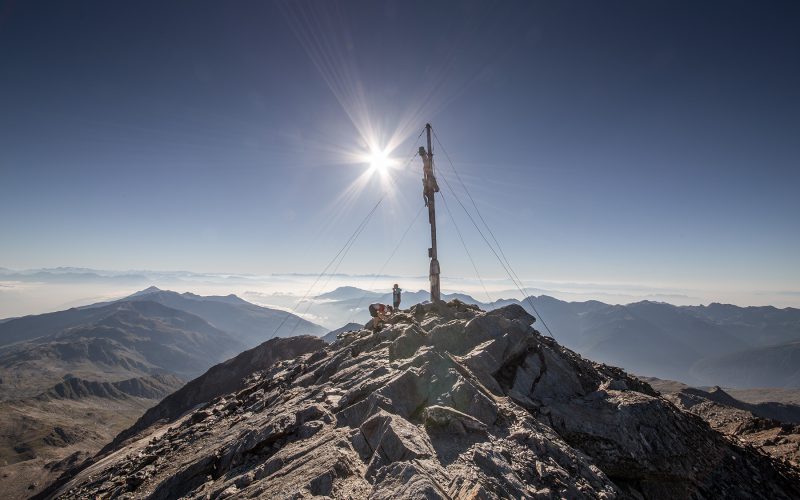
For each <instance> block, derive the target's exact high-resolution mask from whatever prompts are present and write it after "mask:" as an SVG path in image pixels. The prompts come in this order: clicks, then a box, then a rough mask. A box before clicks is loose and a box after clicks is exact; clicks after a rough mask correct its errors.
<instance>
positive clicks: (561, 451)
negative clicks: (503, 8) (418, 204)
mask: <svg viewBox="0 0 800 500" xmlns="http://www.w3.org/2000/svg"><path fill="white" fill-rule="evenodd" d="M533 321H534V318H533V317H532V316H530V315H529V314H527V313H526V312H525V311H524V310H523V309H522V308H521V307H519V306H516V305H512V306H508V307H505V308H502V309H498V310H495V311H492V312H489V313H485V312H483V311H480V310H479V309H477V308H476V307H474V306H470V305H466V304H463V303H461V302H458V301H453V302H450V303H447V304H445V303H442V302H440V303H435V304H424V305H417V306H414V307H413V308H411V309H410V310H406V311H402V312H399V313H397V314H395V315H394V316H393V317H391V318H390V319H389V321H388V324H387V325H386V326H384V328H383V329H382V330H381V331H379V332H377V333H373V332H372V331H371V330H367V329H364V330H357V331H352V332H347V333H344V334H341V335H340V336H339V338H338V339H337V340H336V341H335V342H333V343H332V344H330V345H328V346H326V347H323V348H320V349H319V350H315V351H314V352H309V353H306V354H302V355H300V356H298V357H296V358H293V359H290V360H284V361H279V362H278V363H276V364H274V365H272V366H271V367H270V368H268V369H266V370H262V371H259V372H256V373H254V374H252V375H250V376H249V378H248V379H247V380H246V381H245V382H243V383H241V384H240V387H241V388H240V389H239V390H237V391H236V392H233V393H227V394H224V395H221V396H218V397H216V398H214V399H213V400H211V401H210V402H208V403H206V404H204V405H202V406H200V407H199V408H196V409H194V410H192V411H189V412H187V413H185V414H183V415H182V416H180V417H177V418H175V419H173V420H171V421H168V422H166V423H164V422H156V423H154V424H152V425H151V426H150V427H149V428H148V429H146V432H143V433H140V434H138V435H137V436H138V437H137V436H133V437H132V438H131V439H128V440H127V441H125V442H123V443H119V444H118V445H116V446H111V447H109V448H107V449H106V450H105V451H104V454H102V455H99V456H97V457H95V459H94V460H93V461H92V463H91V464H89V465H88V466H85V467H83V469H82V470H77V471H72V477H71V478H70V477H65V480H64V481H62V483H61V484H60V486H59V487H58V488H57V489H52V490H51V494H52V496H54V497H58V498H94V497H98V498H111V497H114V498H153V499H167V498H178V497H187V498H211V499H218V498H219V499H221V498H275V499H281V498H293V499H294V498H314V497H316V498H320V497H333V498H375V499H379V498H425V499H438V498H442V499H446V498H453V499H491V498H723V497H724V498H798V497H800V486H799V485H800V476H798V472H797V470H796V469H793V468H792V467H788V466H786V465H785V464H782V463H780V462H778V461H776V460H774V459H772V458H770V457H768V456H766V455H764V454H762V453H759V452H758V451H756V450H754V449H751V448H747V447H742V446H740V445H737V444H736V443H734V442H732V441H730V440H728V439H727V438H725V437H724V436H723V435H722V434H720V433H718V432H716V431H714V430H712V429H711V428H710V427H709V426H708V425H707V424H706V423H705V422H704V421H702V420H701V419H700V418H699V417H697V416H695V415H692V414H690V413H687V412H684V411H682V410H680V409H679V408H677V407H676V406H675V405H673V404H672V403H671V402H669V401H668V400H666V399H663V398H661V397H659V396H658V394H657V393H656V392H655V391H654V390H653V389H652V388H651V387H650V386H649V385H647V384H646V383H644V382H642V381H640V380H639V379H636V378H633V377H630V376H628V375H627V374H626V373H625V372H623V371H622V370H620V369H618V368H614V367H610V366H605V365H600V364H596V363H593V362H591V361H589V360H585V359H583V358H581V357H580V356H578V355H577V354H575V353H574V352H572V351H570V350H568V349H565V348H563V347H561V346H560V345H558V344H557V343H556V342H555V341H554V340H552V339H550V338H546V337H543V336H541V335H539V333H538V332H537V331H536V330H534V329H533V328H532V326H531V325H532V324H533ZM287 340H291V339H287Z"/></svg>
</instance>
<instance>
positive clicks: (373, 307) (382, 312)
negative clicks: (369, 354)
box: [369, 304, 394, 332]
mask: <svg viewBox="0 0 800 500" xmlns="http://www.w3.org/2000/svg"><path fill="white" fill-rule="evenodd" d="M392 312H394V311H393V309H392V306H387V305H385V304H370V305H369V315H370V316H372V330H373V331H375V332H377V331H378V330H379V329H380V327H381V321H384V320H385V319H386V317H387V316H388V315H390V314H392Z"/></svg>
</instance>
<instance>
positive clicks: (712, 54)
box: [0, 2, 800, 315]
mask: <svg viewBox="0 0 800 500" xmlns="http://www.w3.org/2000/svg"><path fill="white" fill-rule="evenodd" d="M572 7H573V6H571V5H569V4H563V3H558V4H551V5H547V4H538V3H532V2H520V3H515V2H502V3H492V2H459V3H457V4H446V3H439V2H437V3H435V4H432V5H431V4H428V3H426V2H419V3H416V4H414V3H407V2H347V3H341V4H339V3H330V2H312V3H295V2H287V3H280V2H278V3H261V4H256V5H248V6H244V5H223V4H220V3H204V2H198V3H196V4H194V5H193V8H192V9H185V8H183V6H180V4H175V3H169V2H153V3H149V4H148V3H147V2H144V3H142V2H137V3H135V4H133V3H131V4H127V5H126V4H122V5H120V4H108V3H106V2H70V3H55V4H52V3H47V2H6V3H5V6H4V7H3V9H2V15H0V60H2V68H0V71H1V72H2V78H0V107H1V108H2V109H3V112H2V113H0V175H2V182H0V232H1V234H3V235H4V237H3V244H2V245H1V246H0V266H3V267H6V268H10V269H14V270H26V269H35V268H43V267H46V268H49V267H59V266H74V267H86V268H92V269H101V270H113V271H117V272H125V271H129V270H137V269H144V270H154V271H190V272H194V273H216V274H219V273H239V274H253V275H259V276H263V275H270V274H275V273H278V274H282V273H301V274H310V275H316V274H317V273H319V272H320V271H322V269H323V268H324V266H325V264H326V263H327V262H328V261H329V260H330V259H331V258H332V257H333V255H334V254H335V253H336V250H337V249H338V248H339V247H340V246H341V245H342V244H344V243H345V241H346V238H347V236H348V235H349V234H351V233H352V232H353V230H354V229H355V228H356V226H357V225H358V223H359V222H360V221H361V219H362V217H363V215H364V214H365V213H366V212H367V211H369V210H370V208H371V207H372V206H373V205H374V204H375V203H376V202H377V200H378V198H379V196H380V194H381V193H382V192H384V191H386V192H388V197H387V201H386V202H385V203H383V204H382V205H381V206H380V207H379V209H378V211H377V212H376V215H375V218H374V219H373V221H372V223H371V224H369V225H368V226H367V227H366V228H365V230H364V232H363V234H362V235H361V237H360V238H359V240H358V241H357V242H356V244H354V245H353V247H352V250H351V251H350V252H349V254H348V255H347V258H346V259H344V260H343V261H342V262H341V266H340V268H339V272H340V273H346V274H353V275H369V274H375V273H379V272H381V273H384V274H391V275H394V276H407V277H413V276H425V274H426V272H427V260H426V254H425V251H426V250H425V249H426V248H427V246H426V242H425V241H426V237H427V236H426V235H427V227H426V225H425V224H424V217H418V220H417V221H416V223H415V224H413V225H412V226H411V229H410V232H409V233H408V235H407V236H406V238H404V240H403V241H402V244H401V246H400V249H399V251H397V252H396V254H395V255H394V257H393V259H392V260H391V262H389V264H388V265H387V266H386V267H385V268H384V269H383V270H381V267H382V266H383V265H384V262H386V259H387V258H388V257H389V256H390V254H391V252H392V250H393V249H394V248H395V245H397V244H398V242H399V241H400V238H401V236H402V234H403V232H404V231H405V229H406V228H407V227H408V226H409V224H411V222H412V221H413V220H414V217H415V214H416V213H417V211H418V209H419V206H420V205H421V204H420V201H421V197H420V195H419V192H418V191H419V180H418V178H419V177H420V170H421V167H420V166H419V163H418V162H419V160H418V159H417V160H416V161H414V162H412V163H410V164H409V163H408V160H409V159H410V158H411V156H412V155H413V153H414V152H415V151H416V147H417V146H419V145H420V141H415V139H416V137H417V135H418V134H419V133H420V132H421V131H422V127H423V125H424V124H425V123H426V122H431V123H432V124H433V125H434V127H435V131H436V132H437V136H438V138H439V139H440V140H441V143H442V145H443V146H444V148H445V149H444V150H442V151H438V150H437V151H438V153H439V155H440V156H437V158H439V162H438V168H439V171H440V172H441V175H443V176H447V177H449V178H450V182H449V184H450V185H451V186H452V188H453V189H455V190H456V191H457V193H458V194H459V196H461V197H462V198H464V194H463V189H462V187H461V184H460V183H459V182H457V178H456V177H455V176H454V175H453V173H451V170H450V163H449V162H448V161H446V158H445V156H444V155H443V154H442V153H443V152H445V151H446V152H447V153H448V155H449V159H452V161H453V164H454V165H455V166H456V168H457V170H458V173H459V174H460V177H461V179H463V181H464V185H466V186H467V188H468V189H469V191H470V193H471V194H472V196H473V197H474V199H475V201H476V202H477V204H478V206H479V207H480V209H481V213H482V214H483V216H484V217H485V219H486V221H487V223H488V224H489V226H490V227H491V228H492V230H493V231H494V233H495V235H496V236H497V239H498V241H499V242H500V243H501V244H502V245H503V250H504V251H505V253H506V254H507V256H508V258H509V260H510V262H511V263H513V264H514V267H515V271H516V272H517V274H518V275H519V276H520V278H521V279H523V280H525V281H526V283H528V282H530V286H532V287H535V288H541V289H544V290H554V291H558V290H561V289H564V288H566V287H564V286H562V285H558V284H561V283H585V284H600V285H601V288H603V290H600V291H598V292H597V293H598V295H597V298H600V299H608V298H609V295H608V294H609V293H612V294H613V293H617V292H616V291H615V290H618V287H620V286H622V287H628V288H630V287H632V288H634V289H637V290H641V291H644V293H642V292H637V293H627V292H624V293H622V295H624V297H620V298H619V300H618V301H619V302H625V301H630V300H635V299H636V298H637V297H644V296H646V295H648V294H653V295H656V296H659V295H660V296H662V297H663V296H669V295H678V296H685V297H686V298H682V297H678V298H676V299H674V300H669V299H666V298H665V299H664V300H669V301H674V302H681V303H684V302H687V303H689V302H690V303H708V302H711V301H720V302H731V303H736V304H741V305H764V304H774V305H778V306H787V305H792V306H797V305H800V288H798V283H800V231H798V225H797V214H798V213H800V197H798V196H797V195H796V186H797V183H798V180H800V178H799V177H798V176H800V174H798V172H799V171H798V169H797V168H796V167H797V158H798V153H800V142H798V141H797V139H796V138H797V137H798V135H800V130H798V122H797V120H796V116H798V113H799V112H800V99H799V98H798V89H799V88H800V58H799V57H797V55H798V45H799V44H800V39H799V37H800V33H799V32H798V30H797V29H796V27H797V25H796V19H797V5H795V4H793V3H783V4H781V3H774V4H772V6H771V7H770V8H762V7H761V6H760V5H757V4H755V3H746V2H734V3H724V2H723V3H715V2H703V3H701V4H697V3H695V2H648V3H647V4H639V3H635V2H608V3H591V4H586V5H581V8H579V9H575V8H572ZM435 146H436V145H435ZM437 147H438V146H437ZM435 149H436V147H435ZM371 150H378V151H381V152H385V153H386V155H387V156H388V160H389V161H390V163H391V165H390V167H391V168H389V169H387V171H388V173H387V174H386V175H377V174H375V175H373V174H370V173H368V172H367V171H368V170H369V168H370V161H369V158H366V157H367V156H369V155H370V151H371ZM440 184H442V188H443V193H442V194H443V196H444V197H445V201H447V199H448V198H449V199H450V202H449V212H450V213H448V211H446V210H443V209H442V208H443V207H441V205H440V233H441V236H440V238H439V239H440V250H439V253H440V255H441V256H442V261H443V264H442V267H443V273H444V275H445V276H447V278H448V279H452V280H454V281H450V282H447V281H445V284H444V285H445V286H446V287H450V288H460V287H459V286H455V283H457V282H458V281H457V280H475V279H476V273H475V271H474V269H473V267H472V265H471V264H470V261H469V258H468V257H467V255H466V253H465V251H464V250H463V248H462V246H461V244H460V242H459V239H458V235H457V234H456V230H455V228H456V225H458V227H459V228H460V230H461V232H462V233H463V237H464V239H465V241H466V243H467V245H468V247H469V248H470V251H471V253H472V258H473V259H474V261H475V262H476V264H477V265H476V267H477V269H478V272H479V273H480V275H481V276H482V277H483V278H486V279H489V280H502V279H505V278H506V275H505V273H504V271H503V269H502V267H501V266H500V265H499V264H498V263H497V261H496V260H495V258H494V256H493V255H492V254H491V253H490V251H489V250H488V248H487V247H486V245H485V244H484V242H483V241H482V240H481V238H480V236H479V235H478V234H477V233H476V231H474V229H473V228H472V227H471V223H470V221H469V219H468V218H467V217H466V216H465V214H464V212H463V211H462V210H461V208H460V207H459V206H458V205H457V203H456V202H455V201H454V200H453V197H452V195H451V194H450V191H451V190H450V188H448V187H447V185H445V184H444V183H443V182H441V180H440ZM464 199H465V200H466V198H464ZM440 203H441V202H440ZM468 205H469V203H468ZM4 285H5V286H4V287H3V293H4V294H5V293H7V292H6V289H7V287H8V286H13V284H10V285H6V284H4ZM271 285H272V284H270V286H271ZM382 285H383V283H382ZM498 286H499V288H500V289H504V288H505V289H513V288H514V287H513V286H511V285H510V283H509V285H508V286H502V285H498ZM495 289H497V288H495ZM583 292H584V293H582V295H581V297H586V296H591V293H592V292H591V289H589V290H583ZM74 298H77V296H75V297H74ZM14 300H17V299H15V298H13V296H12V298H11V299H4V300H3V302H4V303H5V304H8V303H13V302H14ZM610 300H614V299H613V298H611V299H610ZM5 304H4V307H3V309H4V311H3V314H5V315H16V314H24V313H28V312H31V309H28V308H25V307H21V308H19V309H14V307H12V306H7V305H5ZM42 307H43V308H44V309H47V308H50V307H53V305H52V304H45V303H43V304H42Z"/></svg>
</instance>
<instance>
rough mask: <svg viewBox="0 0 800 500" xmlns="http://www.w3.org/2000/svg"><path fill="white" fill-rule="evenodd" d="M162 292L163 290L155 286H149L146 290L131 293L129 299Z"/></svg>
mask: <svg viewBox="0 0 800 500" xmlns="http://www.w3.org/2000/svg"><path fill="white" fill-rule="evenodd" d="M163 291H164V290H162V289H160V288H158V287H157V286H155V285H151V286H148V287H147V288H145V289H144V290H140V291H138V292H136V293H132V294H131V295H130V297H138V296H141V295H147V294H149V293H158V292H163Z"/></svg>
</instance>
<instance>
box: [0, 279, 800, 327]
mask: <svg viewBox="0 0 800 500" xmlns="http://www.w3.org/2000/svg"><path fill="white" fill-rule="evenodd" d="M9 271H12V270H10V269H8V268H3V267H2V266H0V319H4V318H10V317H16V316H24V315H29V314H42V313H47V312H55V311H59V310H63V309H68V308H70V307H80V306H84V305H89V304H93V303H96V302H103V301H107V300H116V299H120V298H122V297H125V296H128V295H130V294H132V293H134V292H137V291H140V290H143V289H145V288H147V287H149V286H157V287H158V288H161V289H164V290H172V291H176V292H179V293H183V292H190V293H195V294H198V295H228V294H235V295H238V296H239V297H241V298H243V299H245V300H247V301H249V302H252V303H254V304H257V305H261V306H265V307H272V308H278V309H282V310H291V309H292V308H293V307H294V305H295V304H296V303H297V302H298V301H299V300H300V299H301V298H302V297H303V296H305V295H306V294H308V297H316V296H318V295H322V294H324V293H327V292H330V291H332V290H334V289H336V288H338V287H342V286H353V287H357V288H361V289H364V290H370V291H384V292H387V293H388V291H389V290H390V289H391V286H392V284H394V283H399V284H400V285H401V288H403V289H404V290H406V291H409V292H411V291H413V292H416V291H419V290H427V289H428V279H427V276H422V275H419V276H398V275H379V276H371V275H360V276H359V275H347V274H337V275H333V276H327V275H326V276H324V277H323V278H322V279H320V280H316V279H317V277H318V275H316V274H303V273H276V274H272V275H256V274H249V275H248V274H236V273H194V272H190V271H185V270H184V271H152V270H121V271H111V270H98V269H91V268H73V267H68V266H63V267H59V268H52V269H50V270H49V272H48V273H47V274H49V276H48V275H42V274H38V275H36V276H30V275H32V274H36V273H37V272H38V273H41V271H47V270H45V269H31V270H18V271H15V272H16V273H19V274H21V275H25V274H28V275H29V276H26V277H25V280H27V281H25V280H21V279H18V280H14V281H12V280H8V279H6V278H7V277H8V276H9V275H11V274H12V273H9ZM82 273H86V274H89V276H85V275H83V274H82ZM93 275H96V276H93ZM315 281H316V284H315ZM523 283H524V285H525V288H526V291H527V292H528V293H529V294H530V295H534V296H539V295H549V296H552V297H555V298H557V299H560V300H565V301H568V302H582V301H587V300H598V301H600V302H605V303H607V304H615V305H617V304H618V305H625V304H629V303H633V302H639V301H642V300H651V301H656V302H666V303H669V304H673V305H679V306H680V305H708V304H710V303H712V302H718V303H728V304H733V305H737V306H742V307H746V306H774V307H778V308H784V307H795V308H797V307H798V306H799V305H800V293H796V292H794V293H792V292H788V291H784V292H781V291H772V292H770V291H758V290H756V291H749V292H745V291H738V292H731V291H728V292H727V293H723V292H722V291H713V290H689V289H679V288H668V287H653V286H646V285H640V284H631V283H590V282H583V283H581V282H546V281H536V280H527V279H523ZM312 285H314V286H313V287H312ZM484 286H485V288H484ZM442 290H443V292H445V293H464V294H467V295H470V296H472V297H473V298H474V299H476V300H479V301H481V302H485V303H490V302H493V301H496V300H499V299H512V298H516V299H520V298H522V294H521V293H520V292H519V291H518V290H517V289H515V288H514V285H513V284H512V283H511V281H509V280H508V279H507V278H506V279H503V278H496V279H493V278H486V277H484V278H483V285H482V284H481V283H480V282H479V281H478V280H477V279H475V278H458V277H450V276H447V275H443V282H442ZM487 291H488V295H487ZM300 315H301V316H303V317H304V318H306V319H308V320H310V321H314V320H315V317H314V310H313V306H312V308H311V309H310V310H309V311H308V312H306V313H302V314H300Z"/></svg>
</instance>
